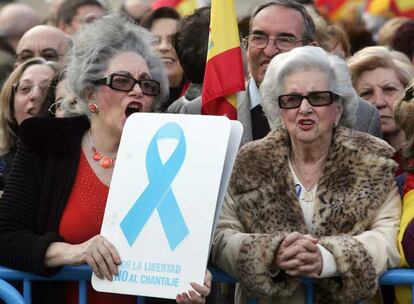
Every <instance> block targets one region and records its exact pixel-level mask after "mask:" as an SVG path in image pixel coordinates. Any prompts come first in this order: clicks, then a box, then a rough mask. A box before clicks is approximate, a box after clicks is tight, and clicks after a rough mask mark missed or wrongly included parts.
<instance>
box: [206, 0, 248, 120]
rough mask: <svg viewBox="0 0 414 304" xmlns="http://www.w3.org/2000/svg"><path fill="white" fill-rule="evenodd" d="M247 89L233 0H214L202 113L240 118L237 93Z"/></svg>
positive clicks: (212, 3) (212, 2)
mask: <svg viewBox="0 0 414 304" xmlns="http://www.w3.org/2000/svg"><path fill="white" fill-rule="evenodd" d="M243 90H245V87H244V73H243V60H242V54H241V49H240V40H239V30H238V27H237V18H236V9H235V6H234V0H212V1H211V18H210V37H209V42H208V53H207V64H206V71H205V74H204V83H203V94H202V106H201V113H202V114H206V115H226V116H227V117H228V118H230V119H237V99H236V92H238V91H243Z"/></svg>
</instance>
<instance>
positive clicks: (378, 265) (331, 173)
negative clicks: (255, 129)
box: [213, 46, 401, 303]
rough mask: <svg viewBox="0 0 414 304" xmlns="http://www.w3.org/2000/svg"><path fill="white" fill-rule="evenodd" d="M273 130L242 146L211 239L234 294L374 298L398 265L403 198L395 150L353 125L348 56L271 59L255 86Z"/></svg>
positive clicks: (264, 299) (320, 53) (299, 51)
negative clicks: (309, 291)
mask: <svg viewBox="0 0 414 304" xmlns="http://www.w3.org/2000/svg"><path fill="white" fill-rule="evenodd" d="M260 93H261V96H262V100H263V108H264V111H265V113H266V116H267V119H268V120H269V123H270V126H271V128H272V131H271V132H270V133H269V134H268V135H267V136H266V137H265V138H263V139H261V140H258V141H254V142H251V143H249V144H246V145H245V146H243V147H242V148H241V149H240V151H239V154H238V156H237V160H236V164H235V166H234V170H233V174H232V178H231V181H230V185H229V188H228V192H227V195H226V199H225V202H224V205H223V209H222V213H221V216H220V219H219V222H218V226H217V230H216V233H215V237H214V243H213V262H215V263H216V264H217V265H218V266H219V267H220V268H222V269H223V270H225V271H226V272H228V273H230V274H232V275H233V276H235V277H236V278H238V279H239V280H240V285H239V286H238V287H237V289H236V303H246V298H247V297H248V296H252V297H255V298H259V299H260V303H303V302H304V299H303V297H304V290H303V287H302V284H301V279H302V278H304V277H305V278H306V277H308V278H314V279H316V280H315V291H316V292H315V297H316V298H315V300H316V303H322V302H323V303H355V302H358V301H360V300H362V301H364V300H369V299H372V298H373V297H374V295H375V293H376V291H377V284H378V283H377V282H378V276H379V275H381V274H382V273H383V272H384V271H385V270H386V269H387V268H388V267H395V266H397V265H398V263H399V254H398V250H397V247H396V243H395V239H396V236H397V231H398V224H399V216H400V212H401V206H400V205H401V201H400V198H399V195H398V191H397V189H396V187H395V184H394V170H395V168H396V164H395V162H394V161H393V160H392V159H391V158H390V157H391V156H392V155H393V152H394V150H393V148H392V147H390V146H389V145H388V144H387V143H386V142H384V141H383V140H381V139H378V138H376V137H373V136H371V135H369V134H367V133H361V132H357V131H353V130H351V129H349V128H348V127H349V126H350V125H352V121H353V118H354V113H355V108H356V105H357V95H356V93H355V91H354V89H353V88H352V84H351V79H350V76H349V74H348V70H347V66H346V63H345V62H344V61H343V60H342V59H340V58H339V57H337V56H335V55H331V54H329V53H327V52H326V51H324V50H323V49H321V48H318V47H312V46H306V47H299V48H295V49H293V50H292V51H290V52H288V53H284V54H280V55H278V56H276V57H275V58H273V59H272V61H271V62H270V64H269V67H268V69H267V71H266V74H265V77H264V81H263V83H262V85H261V87H260Z"/></svg>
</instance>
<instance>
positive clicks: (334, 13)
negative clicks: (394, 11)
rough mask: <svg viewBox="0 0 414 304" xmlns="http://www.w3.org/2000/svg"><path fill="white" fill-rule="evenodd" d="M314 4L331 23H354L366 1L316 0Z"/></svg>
mask: <svg viewBox="0 0 414 304" xmlns="http://www.w3.org/2000/svg"><path fill="white" fill-rule="evenodd" d="M380 1H382V0H380ZM314 3H315V7H316V8H317V9H318V11H319V12H320V13H321V14H322V15H324V16H325V17H327V18H328V19H329V20H331V21H338V20H349V21H354V20H355V19H356V17H357V15H358V11H359V9H360V8H361V7H363V4H364V0H315V2H314Z"/></svg>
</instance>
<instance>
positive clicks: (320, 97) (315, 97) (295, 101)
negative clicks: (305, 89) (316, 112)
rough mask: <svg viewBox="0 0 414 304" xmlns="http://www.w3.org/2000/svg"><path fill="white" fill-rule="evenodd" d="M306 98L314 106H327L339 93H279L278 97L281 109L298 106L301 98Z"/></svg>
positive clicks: (336, 98) (337, 97)
mask: <svg viewBox="0 0 414 304" xmlns="http://www.w3.org/2000/svg"><path fill="white" fill-rule="evenodd" d="M304 99H306V100H307V101H309V103H310V104H311V105H312V106H314V107H322V106H327V105H330V104H331V103H333V102H334V101H336V100H338V99H339V95H338V94H335V93H333V92H331V91H320V92H311V93H309V94H308V95H301V94H298V93H294V94H285V95H280V96H279V98H278V101H279V107H280V108H281V109H295V108H299V107H300V105H301V104H302V100H304Z"/></svg>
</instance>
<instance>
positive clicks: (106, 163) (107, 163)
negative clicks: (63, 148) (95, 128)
mask: <svg viewBox="0 0 414 304" xmlns="http://www.w3.org/2000/svg"><path fill="white" fill-rule="evenodd" d="M88 135H89V145H90V146H91V149H92V152H93V156H92V158H93V160H94V161H99V165H100V166H101V167H102V168H104V169H109V168H112V167H113V166H114V165H115V159H116V157H114V158H112V157H109V156H104V155H101V154H100V153H99V152H98V151H96V148H95V146H94V145H93V142H92V137H91V130H89V132H88Z"/></svg>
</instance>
